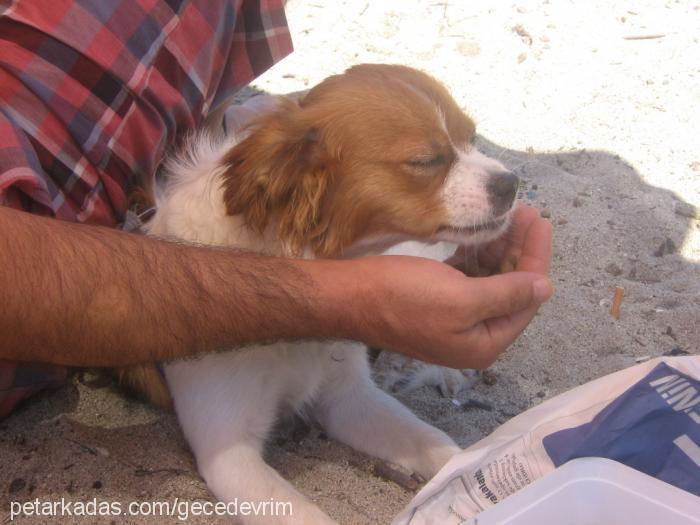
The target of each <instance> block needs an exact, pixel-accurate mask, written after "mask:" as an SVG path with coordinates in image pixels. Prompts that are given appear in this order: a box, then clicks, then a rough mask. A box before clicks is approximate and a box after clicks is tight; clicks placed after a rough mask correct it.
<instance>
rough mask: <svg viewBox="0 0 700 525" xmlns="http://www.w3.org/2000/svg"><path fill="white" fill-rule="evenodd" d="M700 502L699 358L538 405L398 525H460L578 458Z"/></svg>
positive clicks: (452, 472) (664, 362)
mask: <svg viewBox="0 0 700 525" xmlns="http://www.w3.org/2000/svg"><path fill="white" fill-rule="evenodd" d="M591 456H594V457H605V458H609V459H613V460H616V461H619V462H620V463H623V464H625V465H628V466H630V467H632V468H635V469H637V470H639V471H641V472H644V473H645V474H648V475H650V476H654V477H656V478H658V479H661V480H663V481H665V482H667V483H670V484H671V485H675V486H677V487H679V488H681V489H684V490H687V491H689V492H691V493H694V494H695V495H698V496H700V356H688V357H666V358H658V359H654V360H652V361H649V362H646V363H643V364H640V365H637V366H634V367H632V368H628V369H626V370H622V371H620V372H616V373H614V374H611V375H608V376H605V377H602V378H600V379H597V380H595V381H591V382H590V383H586V384H585V385H582V386H580V387H577V388H575V389H573V390H570V391H568V392H565V393H563V394H561V395H559V396H557V397H555V398H553V399H550V400H548V401H546V402H544V403H542V404H541V405H539V406H537V407H535V408H532V409H530V410H528V411H526V412H524V413H522V414H520V415H518V416H516V417H515V418H513V419H511V420H510V421H508V422H507V423H505V424H504V425H503V426H501V427H499V428H498V429H496V430H495V431H494V432H493V433H492V434H491V435H490V436H488V437H486V438H485V439H483V440H481V441H479V442H477V443H475V444H474V445H472V446H471V447H469V448H467V449H465V450H464V451H463V452H461V453H459V454H457V455H456V456H455V457H453V458H452V459H451V460H450V461H449V462H448V463H447V464H446V465H445V466H444V467H443V469H442V470H441V471H440V472H439V473H438V474H437V475H436V476H435V477H434V478H433V479H432V480H430V481H429V482H428V483H427V484H426V485H425V487H424V488H423V489H422V490H421V491H420V492H419V493H418V494H417V495H416V496H415V497H414V498H413V500H412V501H411V502H410V503H409V505H408V506H407V507H406V508H405V509H404V510H403V511H402V512H401V513H400V514H399V515H398V516H397V517H396V518H395V519H394V521H393V522H392V523H393V525H428V524H436V525H437V524H440V525H450V524H454V525H457V524H459V523H461V522H463V521H465V520H467V519H469V518H471V517H473V516H475V515H476V514H478V513H479V512H481V511H483V510H486V509H488V508H490V507H492V506H493V505H496V504H497V503H499V502H500V501H502V500H503V499H505V498H506V497H508V496H509V495H511V494H513V493H515V492H517V491H518V490H520V489H521V488H523V487H525V486H527V485H529V484H530V483H532V482H533V481H534V480H536V479H538V478H540V477H542V476H545V475H547V474H548V473H550V472H552V471H553V470H554V469H555V468H556V467H558V466H559V465H562V464H563V463H565V462H567V461H568V460H570V459H574V458H578V457H591Z"/></svg>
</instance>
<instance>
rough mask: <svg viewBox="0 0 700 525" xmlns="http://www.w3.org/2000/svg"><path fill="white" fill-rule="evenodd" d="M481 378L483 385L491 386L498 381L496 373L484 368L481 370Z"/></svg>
mask: <svg viewBox="0 0 700 525" xmlns="http://www.w3.org/2000/svg"><path fill="white" fill-rule="evenodd" d="M481 380H482V381H483V382H484V384H485V385H489V386H492V385H495V384H496V381H498V376H496V374H495V373H494V372H491V371H490V370H484V371H483V372H481Z"/></svg>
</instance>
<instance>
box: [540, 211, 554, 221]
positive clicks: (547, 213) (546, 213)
mask: <svg viewBox="0 0 700 525" xmlns="http://www.w3.org/2000/svg"><path fill="white" fill-rule="evenodd" d="M551 216H552V214H551V213H550V211H549V210H542V211H541V212H540V217H542V218H543V219H549V218H550V217H551Z"/></svg>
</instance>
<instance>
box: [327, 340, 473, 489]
mask: <svg viewBox="0 0 700 525" xmlns="http://www.w3.org/2000/svg"><path fill="white" fill-rule="evenodd" d="M340 352H341V350H340V349H338V348H335V349H334V350H333V354H334V355H336V356H337V355H339V354H340ZM342 352H343V354H344V359H342V360H337V361H336V363H335V364H334V365H333V366H334V368H333V369H332V371H331V373H330V374H329V378H328V381H327V382H326V384H325V385H324V388H323V390H322V391H321V392H319V396H318V402H317V404H316V406H315V415H316V417H317V418H318V420H319V422H320V423H321V425H322V426H323V427H324V428H325V429H326V432H327V433H328V435H329V436H331V437H332V438H334V439H337V440H338V441H341V442H343V443H346V444H348V445H350V446H351V447H352V448H354V449H356V450H359V451H361V452H365V453H367V454H370V455H372V456H375V457H378V458H381V459H385V460H387V461H391V462H393V463H397V464H399V465H402V466H403V467H406V468H408V469H410V470H412V471H413V472H417V473H418V474H420V475H421V476H423V477H424V478H426V479H429V478H431V477H433V476H434V475H435V474H436V473H437V471H438V470H440V468H441V467H442V466H443V465H444V464H445V463H446V462H447V460H449V459H450V458H451V457H452V456H453V455H454V454H456V453H457V452H459V451H460V448H459V447H458V446H457V445H456V444H455V442H454V441H453V440H452V439H451V438H450V437H449V436H448V435H447V434H445V433H444V432H442V431H441V430H438V429H437V428H435V427H433V426H431V425H429V424H427V423H425V422H424V421H421V420H420V419H418V417H417V416H416V415H415V414H413V412H411V411H410V410H409V409H408V408H406V407H405V406H404V405H402V404H401V403H400V402H398V401H397V400H396V399H394V398H393V397H391V396H390V395H388V394H387V393H386V392H384V391H383V390H381V389H379V388H378V387H377V386H376V385H375V384H374V382H373V381H372V379H371V378H370V375H369V367H368V365H367V360H366V357H365V355H364V352H363V351H362V350H361V349H359V348H357V346H356V345H354V344H347V348H346V349H344V350H343V351H342Z"/></svg>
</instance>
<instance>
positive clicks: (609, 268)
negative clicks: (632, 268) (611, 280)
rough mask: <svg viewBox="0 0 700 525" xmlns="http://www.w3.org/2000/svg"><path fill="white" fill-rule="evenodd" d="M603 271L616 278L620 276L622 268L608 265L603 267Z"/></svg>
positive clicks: (613, 264)
mask: <svg viewBox="0 0 700 525" xmlns="http://www.w3.org/2000/svg"><path fill="white" fill-rule="evenodd" d="M605 271H606V272H608V273H609V274H610V275H612V276H614V277H617V276H618V275H622V268H620V267H619V266H618V265H617V264H615V263H610V264H608V265H607V266H606V267H605Z"/></svg>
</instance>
